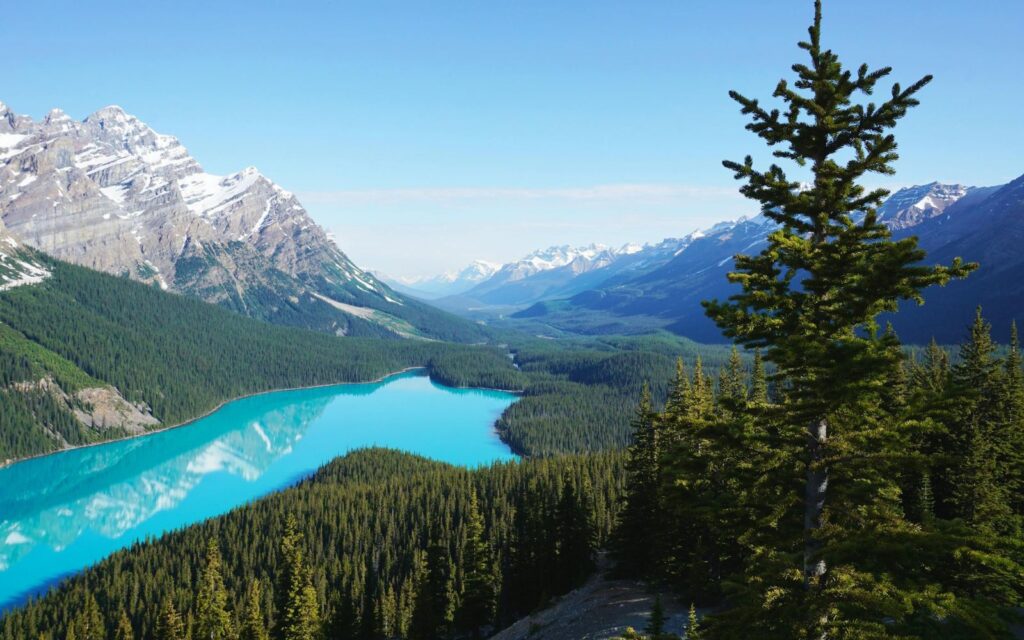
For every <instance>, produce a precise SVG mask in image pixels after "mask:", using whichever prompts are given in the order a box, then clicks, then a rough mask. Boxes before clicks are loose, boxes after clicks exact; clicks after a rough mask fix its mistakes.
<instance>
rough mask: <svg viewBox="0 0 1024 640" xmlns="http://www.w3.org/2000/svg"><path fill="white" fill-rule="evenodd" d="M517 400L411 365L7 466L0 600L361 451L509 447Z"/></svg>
mask: <svg viewBox="0 0 1024 640" xmlns="http://www.w3.org/2000/svg"><path fill="white" fill-rule="evenodd" d="M515 399H516V396H514V395H512V394H509V393H504V392H500V391H489V390H480V389H452V388H450V387H445V386H443V385H440V384H437V383H435V382H433V381H431V380H430V379H429V378H428V377H427V376H426V375H425V373H423V372H411V373H403V374H399V375H395V376H392V377H389V378H387V379H385V380H383V381H381V382H376V383H367V384H344V385H334V386H329V387H319V388H315V389H299V390H293V391H275V392H272V393H266V394H261V395H256V396H251V397H248V398H243V399H240V400H235V401H233V402H229V403H228V404H226V405H224V406H223V407H222V408H220V409H219V410H218V411H216V412H214V413H212V414H210V415H209V416H206V417H204V418H201V419H199V420H196V421H195V422H192V423H190V424H188V425H186V426H183V427H179V428H177V429H169V430H167V431H162V432H159V433H154V434H151V435H148V436H144V437H139V438H132V439H129V440H121V441H118V442H111V443H108V444H103V445H97V446H94V447H86V448H82V449H75V450H71V451H64V452H61V453H57V454H54V455H49V456H44V457H41V458H35V459H32V460H26V461H24V462H19V463H17V464H14V465H11V466H9V467H6V468H3V469H0V609H3V608H7V607H10V606H13V605H15V604H18V603H20V602H22V601H24V600H25V598H26V597H28V596H29V595H32V594H35V593H39V592H40V591H41V590H45V589H46V588H48V587H49V586H50V585H51V584H53V583H54V582H55V581H57V580H59V579H60V578H62V577H64V576H67V575H69V574H72V573H74V572H76V571H79V570H81V569H83V568H85V567H87V566H89V565H91V564H93V563H95V562H96V561H98V560H101V559H102V558H104V557H106V556H108V555H109V554H111V553H112V552H114V551H116V550H118V549H121V548H123V547H126V546H128V545H130V544H132V543H133V542H135V541H138V540H142V539H145V538H146V537H150V536H158V535H160V534H161V533H164V532H166V531H170V530H172V529H177V528H180V527H184V526H186V525H189V524H192V523H194V522H198V521H200V520H204V519H206V518H210V517H212V516H216V515H219V514H222V513H225V512H227V511H229V510H231V509H232V508H234V507H237V506H239V505H241V504H244V503H246V502H249V501H251V500H253V499H254V498H258V497H259V496H262V495H265V494H267V493H269V492H271V491H274V490H275V489H280V488H282V487H286V486H288V485H290V484H293V483H294V482H295V481H296V480H299V479H301V478H303V477H305V476H307V475H309V474H310V473H311V472H312V471H314V470H315V469H317V468H318V467H320V466H321V465H323V464H324V463H326V462H327V461H329V460H331V459H332V458H335V457H337V456H339V455H342V454H344V453H346V452H348V451H351V450H352V449H357V448H360V447H369V446H382V447H390V448H394V449H401V450H403V451H409V452H412V453H417V454H420V455H423V456H426V457H429V458H433V459H435V460H442V461H445V462H450V463H452V464H458V465H463V466H477V465H481V464H486V463H489V462H493V461H496V460H507V459H510V458H512V457H513V455H512V453H511V452H510V451H509V449H508V447H507V446H506V445H505V444H504V443H502V442H501V440H500V439H499V438H498V435H497V433H496V432H495V431H494V422H495V420H497V418H498V417H499V416H500V415H501V413H502V411H504V410H505V408H506V407H508V406H509V405H510V404H512V403H513V402H514V401H515Z"/></svg>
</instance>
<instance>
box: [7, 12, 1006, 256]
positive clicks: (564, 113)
mask: <svg viewBox="0 0 1024 640" xmlns="http://www.w3.org/2000/svg"><path fill="white" fill-rule="evenodd" d="M810 15H811V2H810V0H772V1H770V2H768V1H765V0H733V1H730V2H721V1H717V0H716V1H711V0H686V1H684V0H666V1H664V2H655V1H646V0H623V1H620V2H602V1H599V0H588V1H586V2H584V1H579V2H571V1H553V0H542V1H523V0H519V1H516V2H470V1H468V0H465V1H460V2H445V1H443V0H432V1H429V2H420V1H417V2H389V1H386V0H381V1H374V2H370V1H360V2H322V3H314V2H245V3H242V2H237V3H229V2H221V1H209V0H207V1H205V2H191V1H189V0H178V1H175V2H142V3H140V2H136V1H132V2H125V3H112V2H46V3H41V2H17V3H13V2H12V3H6V4H5V5H4V7H3V11H2V15H0V43H2V46H3V49H4V52H5V55H4V65H3V72H2V75H0V100H3V101H4V102H6V103H7V104H8V105H10V106H11V108H13V109H14V110H15V111H17V112H19V113H27V114H29V115H32V116H34V117H41V116H42V115H44V114H45V113H46V112H47V111H48V110H49V109H50V108H51V107H54V106H59V107H61V108H62V109H64V110H65V111H66V112H68V113H69V114H70V115H71V116H73V117H78V118H81V117H84V116H86V115H88V114H89V113H91V112H92V111H95V110H96V109H98V108H100V107H102V106H104V105H107V104H120V105H121V106H123V107H124V108H125V109H126V110H127V111H129V112H131V113H134V114H135V115H137V116H139V117H140V118H141V119H143V120H144V121H146V122H147V123H149V124H150V125H151V126H152V127H154V128H155V129H157V130H158V131H160V132H163V133H170V134H173V135H175V136H177V137H178V138H180V139H181V140H182V142H183V143H184V144H185V145H186V146H187V147H188V148H189V149H190V151H191V152H192V154H193V155H194V156H195V157H196V158H197V159H198V160H199V161H200V163H202V164H203V165H204V167H205V168H206V169H207V170H208V171H212V172H215V173H230V172H233V171H237V170H239V169H241V168H242V167H245V166H248V165H255V166H257V167H258V168H259V169H260V170H262V171H263V172H264V173H265V174H267V175H268V176H269V177H271V178H272V179H274V180H275V181H276V182H278V183H279V184H281V185H282V186H283V187H285V188H287V189H290V190H292V191H295V192H296V193H297V194H298V195H299V196H300V198H301V200H302V201H303V203H304V204H305V205H306V207H307V208H308V209H309V210H310V212H311V213H312V214H313V216H314V217H315V218H316V219H317V220H318V221H319V222H320V223H322V224H323V225H324V226H326V227H327V228H328V229H330V230H332V231H333V232H334V233H335V235H336V237H337V239H338V242H339V244H340V245H341V247H342V249H343V250H345V251H346V252H347V253H349V255H351V256H352V257H353V259H355V260H356V262H357V263H358V264H360V265H361V266H364V267H367V268H377V269H382V270H384V271H387V272H390V273H393V274H397V275H415V274H423V273H432V272H437V271H440V270H443V269H449V268H455V267H459V266H461V265H462V264H464V263H467V262H468V261H470V260H472V259H474V258H484V259H490V260H495V261H505V260H509V259H512V258H515V257H518V256H520V255H522V254H524V253H526V252H528V251H530V250H532V249H534V248H539V247H544V246H548V245H552V244H564V243H570V244H584V243H590V242H602V243H606V244H621V243H624V242H627V241H656V240H659V239H661V238H664V237H667V236H679V235H683V234H685V233H688V232H690V231H692V230H693V229H695V228H698V227H704V226H707V225H708V224H710V223H713V222H715V221H719V220H722V219H729V218H735V217H736V216H738V215H741V214H749V213H751V212H752V211H753V207H752V206H751V205H750V204H749V203H747V202H745V201H744V200H742V199H741V198H740V197H739V196H738V195H737V194H736V193H735V187H736V185H735V183H734V182H733V180H732V178H731V176H730V175H729V173H728V172H727V171H726V170H725V169H723V168H722V166H721V164H720V162H721V160H722V159H723V158H732V159H739V158H742V156H743V155H744V154H746V153H748V152H756V153H755V157H762V158H763V157H765V154H764V153H763V151H762V148H761V147H760V146H759V145H758V143H757V141H756V140H755V139H754V138H753V136H752V135H751V134H749V133H747V132H745V131H744V130H743V128H742V127H743V124H744V123H745V121H744V119H743V118H742V117H741V116H740V115H739V114H738V111H737V109H736V107H735V105H734V104H733V103H732V102H731V101H730V100H729V98H728V97H727V95H726V93H727V91H728V90H729V89H733V88H735V89H737V90H740V91H741V92H743V93H746V94H747V95H751V96H757V97H764V98H767V97H768V96H769V95H770V93H771V90H772V89H773V88H774V85H775V83H776V82H777V81H778V79H779V78H780V77H782V76H783V75H787V73H788V69H789V65H790V64H792V63H793V62H795V61H797V60H799V59H800V53H801V52H800V51H798V50H797V48H796V46H795V43H796V41H797V40H798V39H800V38H802V37H803V36H804V35H805V34H806V31H805V30H806V27H807V24H808V22H809V19H810ZM824 40H825V43H826V45H828V46H830V47H831V48H833V49H834V50H836V51H837V52H838V53H839V54H840V56H841V58H842V59H844V60H845V61H846V62H847V63H848V64H850V65H854V64H859V63H860V62H868V63H869V64H872V65H882V64H886V65H891V66H893V67H894V75H893V77H894V78H895V79H897V80H900V81H902V82H905V83H906V82H910V81H913V80H916V79H917V78H918V77H919V76H921V75H923V74H925V73H933V74H934V75H935V76H936V79H935V82H933V83H932V85H931V86H929V87H928V88H927V89H926V90H925V91H924V92H923V93H922V95H921V98H922V102H923V104H922V106H921V107H919V108H918V109H917V110H916V111H913V112H911V114H910V115H909V116H908V117H907V118H906V119H905V120H904V122H903V124H902V125H901V127H900V128H899V129H898V130H897V136H898V139H899V141H900V144H901V150H902V159H901V161H900V162H899V163H898V166H897V169H898V174H897V175H896V176H894V177H892V178H887V179H886V181H885V184H891V185H894V186H895V185H906V184H920V183H924V182H930V181H932V180H942V181H951V182H961V183H966V184H985V185H987V184H996V183H1000V182H1005V181H1007V180H1009V179H1011V178H1013V177H1016V176H1017V175H1019V174H1021V173H1024V151H1022V150H1024V125H1022V124H1021V113H1022V112H1021V104H1022V102H1024V77H1022V76H1024V72H1022V69H1024V64H1022V61H1024V2H1019V1H1017V0H1012V1H1010V0H973V1H967V0H964V1H953V0H898V1H894V0H856V1H854V0H826V2H825V26H824Z"/></svg>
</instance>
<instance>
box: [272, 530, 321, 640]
mask: <svg viewBox="0 0 1024 640" xmlns="http://www.w3.org/2000/svg"><path fill="white" fill-rule="evenodd" d="M281 555H282V557H283V558H284V570H283V571H282V572H281V578H280V579H279V581H278V589H280V590H281V592H282V593H279V594H275V596H276V597H279V598H280V600H279V601H280V602H281V603H282V604H280V605H279V609H278V612H277V624H276V626H275V627H274V634H275V638H278V639H279V640H315V639H316V638H317V637H318V636H319V634H320V605H319V601H318V599H317V593H316V588H315V587H314V586H313V581H312V577H311V575H310V571H309V567H308V566H307V564H306V559H305V552H304V551H303V548H302V534H301V533H299V530H298V523H297V522H296V520H295V518H294V517H292V516H288V519H287V521H286V523H285V535H284V537H283V538H282V539H281Z"/></svg>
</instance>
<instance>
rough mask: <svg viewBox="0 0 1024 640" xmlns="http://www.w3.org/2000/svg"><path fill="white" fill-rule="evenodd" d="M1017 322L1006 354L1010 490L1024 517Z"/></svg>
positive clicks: (1023, 397) (1023, 367) (1022, 370)
mask: <svg viewBox="0 0 1024 640" xmlns="http://www.w3.org/2000/svg"><path fill="white" fill-rule="evenodd" d="M1020 349H1021V347H1020V339H1019V337H1018V335H1017V323H1016V321H1014V322H1013V324H1012V325H1011V327H1010V350H1009V353H1008V354H1007V356H1006V371H1005V374H1004V376H1005V380H1006V392H1005V393H1006V399H1005V404H1006V410H1005V413H1006V423H1007V427H1006V434H1005V441H1004V442H1005V443H1004V449H1005V452H1006V462H1005V468H1006V472H1007V473H1006V478H1005V482H1006V493H1007V495H1008V496H1010V501H1011V507H1012V509H1013V511H1014V513H1015V514H1016V516H1018V517H1020V516H1024V362H1022V355H1021V350H1020Z"/></svg>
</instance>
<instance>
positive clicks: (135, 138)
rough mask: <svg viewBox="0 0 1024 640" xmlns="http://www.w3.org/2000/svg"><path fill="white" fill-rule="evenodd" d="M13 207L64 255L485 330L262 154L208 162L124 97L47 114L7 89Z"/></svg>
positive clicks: (340, 321)
mask: <svg viewBox="0 0 1024 640" xmlns="http://www.w3.org/2000/svg"><path fill="white" fill-rule="evenodd" d="M0 221H2V222H3V224H4V225H5V226H6V228H7V231H8V232H9V234H10V235H11V236H13V237H14V238H15V239H17V240H18V241H21V242H24V243H25V244H27V245H30V246H32V247H35V248H37V249H40V250H42V251H44V252H46V253H48V254H50V255H52V256H54V257H56V258H59V259H62V260H67V261H70V262H75V263H77V264H81V265H84V266H87V267H91V268H93V269H98V270H101V271H106V272H108V273H113V274H119V275H124V276H127V277H131V278H134V279H136V280H141V281H144V282H148V283H152V284H153V285H154V286H159V287H160V288H162V289H169V290H172V291H176V292H180V293H186V294H190V295H194V296H197V297H199V298H202V299H203V300H206V301H208V302H214V303H217V304H220V305H222V306H224V307H227V308H229V309H232V310H234V311H237V312H240V313H242V314H245V315H249V316H253V317H257V318H261V319H265V320H269V321H272V322H275V323H279V324H286V325H296V326H302V327H307V328H312V329H317V330H321V331H327V332H331V333H337V334H343V335H390V336H424V337H433V338H446V339H456V340H467V341H474V340H479V339H480V337H481V330H480V328H479V327H478V326H476V325H474V324H473V323H469V322H466V321H465V320H462V319H459V318H456V317H453V316H451V315H449V314H446V313H443V312H440V311H438V310H436V309H434V308H432V307H430V306H428V305H425V304H423V303H421V302H419V301H417V300H414V299H409V298H406V297H404V296H402V295H400V294H398V293H396V292H395V291H392V290H391V289H390V288H388V287H387V286H386V285H384V284H383V283H381V282H380V281H379V280H377V279H376V278H375V277H373V276H372V275H371V274H369V273H367V272H365V271H363V270H361V269H359V268H358V267H357V266H356V265H355V264H353V263H352V261H351V260H349V259H348V257H347V256H346V255H345V254H344V253H343V252H342V251H341V250H340V249H339V248H338V247H337V246H336V245H335V243H334V242H333V240H332V239H331V238H330V237H329V236H328V234H327V233H326V232H325V231H324V230H323V229H322V228H321V227H320V226H319V225H317V224H316V223H315V222H314V221H313V220H312V218H310V216H309V215H308V214H307V213H306V210H305V209H304V208H303V207H302V205H301V203H300V202H299V201H298V199H296V197H295V196H294V195H293V194H291V193H290V192H288V191H285V190H284V189H282V188H281V187H279V186H278V185H276V184H274V183H273V182H272V181H271V180H269V179H268V178H266V177H265V176H263V175H262V174H261V173H260V172H259V171H257V170H256V169H255V168H252V167H249V168H246V169H243V170H242V171H239V172H238V173H234V174H231V175H228V176H217V175H212V174H210V173H207V172H205V171H204V170H203V169H202V167H201V166H200V165H199V163H198V162H197V161H196V160H195V159H194V158H192V156H190V155H189V153H188V151H187V150H186V149H185V147H183V146H182V145H181V143H180V142H179V141H178V140H177V139H176V138H174V137H172V136H168V135H163V134H160V133H157V132H155V131H153V130H152V129H151V128H150V127H148V126H147V125H146V124H145V123H143V122H142V121H140V120H139V119H138V118H136V117H134V116H132V115H130V114H128V113H125V111H124V110H123V109H121V108H120V107H116V106H111V107H106V108H103V109H100V110H99V111H97V112H96V113H93V114H92V115H90V116H88V117H87V118H85V119H84V120H82V121H77V120H73V119H72V118H70V117H68V116H67V115H66V114H64V113H63V112H62V111H60V110H59V109H54V110H53V111H51V112H50V113H49V114H48V115H47V116H46V117H45V118H44V119H43V120H41V121H38V122H37V121H34V120H33V119H32V118H29V117H27V116H24V115H18V114H16V113H14V112H13V111H11V110H10V109H9V108H8V107H7V106H6V105H4V104H3V103H0Z"/></svg>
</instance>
